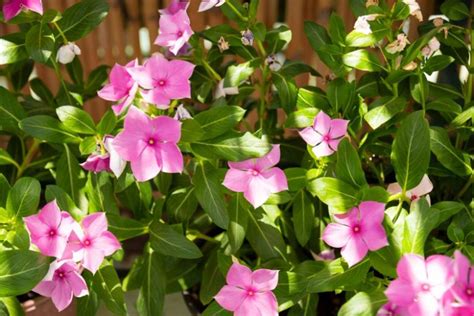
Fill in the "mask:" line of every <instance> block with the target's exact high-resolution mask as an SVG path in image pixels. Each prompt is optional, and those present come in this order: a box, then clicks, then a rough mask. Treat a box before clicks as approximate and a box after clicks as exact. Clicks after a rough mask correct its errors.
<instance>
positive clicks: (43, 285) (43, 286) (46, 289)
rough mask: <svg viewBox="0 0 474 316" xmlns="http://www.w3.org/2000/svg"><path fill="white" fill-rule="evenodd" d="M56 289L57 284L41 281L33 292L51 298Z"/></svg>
mask: <svg viewBox="0 0 474 316" xmlns="http://www.w3.org/2000/svg"><path fill="white" fill-rule="evenodd" d="M54 287H55V283H54V282H53V281H41V282H40V283H38V285H36V286H35V288H34V289H33V290H32V291H33V292H36V293H38V294H39V295H42V296H46V297H51V295H52V294H53V290H54Z"/></svg>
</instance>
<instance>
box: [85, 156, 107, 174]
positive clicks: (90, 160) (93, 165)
mask: <svg viewBox="0 0 474 316" xmlns="http://www.w3.org/2000/svg"><path fill="white" fill-rule="evenodd" d="M109 166H110V157H109V154H104V155H102V154H100V153H93V154H91V155H90V156H89V157H87V160H86V161H84V162H83V163H81V167H82V168H84V169H85V170H87V171H90V172H93V173H99V172H102V171H110V168H109Z"/></svg>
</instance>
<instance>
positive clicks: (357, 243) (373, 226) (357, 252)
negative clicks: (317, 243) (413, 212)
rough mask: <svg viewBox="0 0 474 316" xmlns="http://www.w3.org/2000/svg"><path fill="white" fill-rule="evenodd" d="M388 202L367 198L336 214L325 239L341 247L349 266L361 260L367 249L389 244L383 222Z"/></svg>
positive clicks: (373, 249) (325, 234)
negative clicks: (348, 209)
mask: <svg viewBox="0 0 474 316" xmlns="http://www.w3.org/2000/svg"><path fill="white" fill-rule="evenodd" d="M384 214H385V205H384V204H383V203H379V202H373V201H365V202H362V203H360V204H359V206H358V207H354V208H352V209H351V210H350V211H349V212H347V213H345V214H335V215H334V220H335V221H336V223H331V224H329V225H328V226H327V227H326V229H325V230H324V232H323V240H324V241H325V242H326V243H327V244H328V245H329V246H331V247H334V248H342V250H341V255H342V257H343V258H344V259H345V260H346V261H347V263H348V264H349V266H353V265H355V264H356V263H358V262H360V261H361V260H362V259H363V258H364V257H365V256H366V255H367V252H368V251H369V250H370V251H375V250H378V249H380V248H383V247H385V246H387V245H388V241H387V235H386V233H385V229H384V228H383V225H382V222H383V218H384Z"/></svg>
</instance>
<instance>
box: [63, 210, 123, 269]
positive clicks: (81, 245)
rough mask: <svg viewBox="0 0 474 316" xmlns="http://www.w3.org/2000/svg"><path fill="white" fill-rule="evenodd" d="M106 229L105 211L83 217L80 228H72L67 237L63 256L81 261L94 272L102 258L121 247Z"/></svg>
mask: <svg viewBox="0 0 474 316" xmlns="http://www.w3.org/2000/svg"><path fill="white" fill-rule="evenodd" d="M107 229H108V224H107V218H106V217H105V213H103V212H98V213H94V214H91V215H89V216H87V217H85V218H84V219H83V220H82V229H74V230H73V232H72V234H71V236H70V238H69V244H68V247H67V251H66V255H65V258H66V259H74V261H81V263H82V266H83V267H84V268H86V269H87V270H89V271H91V272H92V273H96V271H97V270H98V269H99V267H100V265H101V264H102V261H104V258H105V257H107V256H110V255H112V254H113V253H114V252H116V251H117V250H118V249H120V248H121V246H120V242H119V241H118V240H117V238H116V237H115V236H114V235H113V234H112V233H111V232H109V231H108V230H107Z"/></svg>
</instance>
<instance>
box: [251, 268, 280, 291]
mask: <svg viewBox="0 0 474 316" xmlns="http://www.w3.org/2000/svg"><path fill="white" fill-rule="evenodd" d="M278 272H279V271H278V270H269V269H258V270H256V271H255V272H253V273H252V286H253V287H255V289H256V290H257V291H259V292H263V291H271V290H274V289H275V288H276V287H277V285H278Z"/></svg>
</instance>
